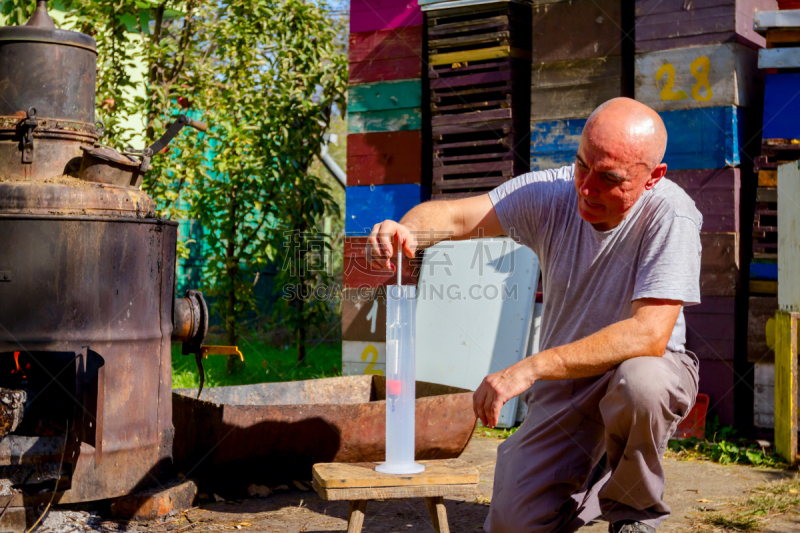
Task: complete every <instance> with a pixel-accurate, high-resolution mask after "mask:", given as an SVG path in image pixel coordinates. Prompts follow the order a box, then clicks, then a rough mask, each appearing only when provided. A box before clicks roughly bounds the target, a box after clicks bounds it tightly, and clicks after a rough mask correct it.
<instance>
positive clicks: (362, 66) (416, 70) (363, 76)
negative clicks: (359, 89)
mask: <svg viewBox="0 0 800 533" xmlns="http://www.w3.org/2000/svg"><path fill="white" fill-rule="evenodd" d="M349 72H350V78H349V81H350V83H369V82H373V81H391V80H406V79H419V78H420V77H421V76H422V60H421V59H420V58H419V57H401V58H397V59H383V60H376V61H364V62H362V63H351V64H350V66H349Z"/></svg>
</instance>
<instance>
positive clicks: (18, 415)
mask: <svg viewBox="0 0 800 533" xmlns="http://www.w3.org/2000/svg"><path fill="white" fill-rule="evenodd" d="M27 401H28V393H27V392H26V391H24V390H17V389H6V388H3V387H0V438H3V437H5V436H6V435H8V434H9V433H13V432H14V431H16V429H17V428H18V427H19V425H20V423H21V422H22V418H23V416H24V413H25V402H27Z"/></svg>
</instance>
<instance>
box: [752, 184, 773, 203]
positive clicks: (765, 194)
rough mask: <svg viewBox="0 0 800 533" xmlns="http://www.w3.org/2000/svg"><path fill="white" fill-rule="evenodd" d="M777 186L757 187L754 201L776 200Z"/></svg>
mask: <svg viewBox="0 0 800 533" xmlns="http://www.w3.org/2000/svg"><path fill="white" fill-rule="evenodd" d="M777 201H778V187H777V186H775V187H758V188H757V189H756V202H777Z"/></svg>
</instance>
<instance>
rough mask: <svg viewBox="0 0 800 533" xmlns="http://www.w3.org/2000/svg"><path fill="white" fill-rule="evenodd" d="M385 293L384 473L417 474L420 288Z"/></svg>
mask: <svg viewBox="0 0 800 533" xmlns="http://www.w3.org/2000/svg"><path fill="white" fill-rule="evenodd" d="M387 289H388V290H387V294H386V462H385V463H382V464H379V465H378V466H376V467H375V470H377V471H378V472H382V473H384V474H416V473H419V472H422V471H423V470H425V467H424V466H422V465H421V464H418V463H415V462H414V409H415V400H416V381H415V380H416V377H415V372H414V359H415V357H416V354H415V353H414V309H415V303H416V302H415V298H416V295H417V288H416V287H415V286H412V285H390V286H389V287H387Z"/></svg>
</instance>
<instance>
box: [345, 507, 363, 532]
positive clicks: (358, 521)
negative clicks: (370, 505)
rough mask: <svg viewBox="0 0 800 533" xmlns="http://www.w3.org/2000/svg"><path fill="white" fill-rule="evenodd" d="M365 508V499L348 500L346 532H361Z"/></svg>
mask: <svg viewBox="0 0 800 533" xmlns="http://www.w3.org/2000/svg"><path fill="white" fill-rule="evenodd" d="M366 510H367V500H351V501H350V512H349V513H348V515H347V533H361V526H363V525H364V513H365V512H366Z"/></svg>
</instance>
